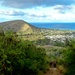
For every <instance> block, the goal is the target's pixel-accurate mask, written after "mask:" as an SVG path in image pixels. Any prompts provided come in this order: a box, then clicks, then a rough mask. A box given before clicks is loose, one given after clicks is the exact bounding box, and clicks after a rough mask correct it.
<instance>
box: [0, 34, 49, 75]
mask: <svg viewBox="0 0 75 75" xmlns="http://www.w3.org/2000/svg"><path fill="white" fill-rule="evenodd" d="M46 59H47V57H46V52H45V49H43V48H37V47H36V46H34V45H33V44H32V43H31V42H29V41H24V40H20V39H18V38H17V37H15V36H13V35H9V34H4V36H3V35H1V36H0V75H37V74H38V73H39V72H40V71H41V72H45V71H46V69H47V64H48V63H47V60H46Z"/></svg>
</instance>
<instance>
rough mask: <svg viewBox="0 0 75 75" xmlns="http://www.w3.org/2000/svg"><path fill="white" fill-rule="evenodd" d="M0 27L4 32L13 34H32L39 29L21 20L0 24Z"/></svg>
mask: <svg viewBox="0 0 75 75" xmlns="http://www.w3.org/2000/svg"><path fill="white" fill-rule="evenodd" d="M0 27H1V28H3V30H4V31H13V32H28V31H29V32H33V31H35V30H38V29H39V28H37V27H35V26H33V25H31V24H29V23H27V22H25V21H23V20H13V21H7V22H2V23H0Z"/></svg>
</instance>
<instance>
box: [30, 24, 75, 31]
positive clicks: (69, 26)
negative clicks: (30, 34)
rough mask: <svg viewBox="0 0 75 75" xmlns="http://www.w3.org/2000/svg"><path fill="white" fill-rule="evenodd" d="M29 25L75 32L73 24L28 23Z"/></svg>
mask: <svg viewBox="0 0 75 75" xmlns="http://www.w3.org/2000/svg"><path fill="white" fill-rule="evenodd" d="M30 24H31V25H33V26H36V27H39V28H50V29H59V30H75V23H30Z"/></svg>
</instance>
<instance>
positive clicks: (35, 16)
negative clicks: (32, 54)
mask: <svg viewBox="0 0 75 75" xmlns="http://www.w3.org/2000/svg"><path fill="white" fill-rule="evenodd" d="M9 20H24V21H27V22H75V0H0V22H4V21H9Z"/></svg>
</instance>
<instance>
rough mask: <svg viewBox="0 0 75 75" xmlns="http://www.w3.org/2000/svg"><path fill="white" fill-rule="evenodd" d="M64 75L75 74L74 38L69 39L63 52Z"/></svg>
mask: <svg viewBox="0 0 75 75" xmlns="http://www.w3.org/2000/svg"><path fill="white" fill-rule="evenodd" d="M64 65H65V68H66V70H67V71H66V74H65V75H75V39H72V40H69V41H68V43H67V48H66V49H65V53H64Z"/></svg>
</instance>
